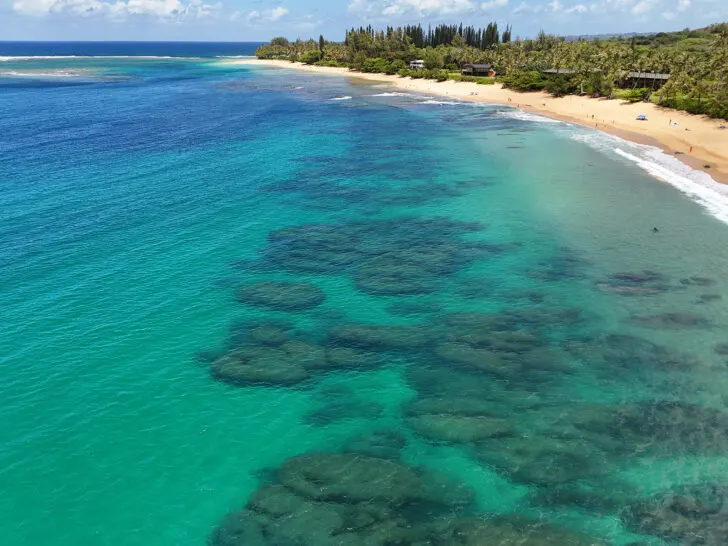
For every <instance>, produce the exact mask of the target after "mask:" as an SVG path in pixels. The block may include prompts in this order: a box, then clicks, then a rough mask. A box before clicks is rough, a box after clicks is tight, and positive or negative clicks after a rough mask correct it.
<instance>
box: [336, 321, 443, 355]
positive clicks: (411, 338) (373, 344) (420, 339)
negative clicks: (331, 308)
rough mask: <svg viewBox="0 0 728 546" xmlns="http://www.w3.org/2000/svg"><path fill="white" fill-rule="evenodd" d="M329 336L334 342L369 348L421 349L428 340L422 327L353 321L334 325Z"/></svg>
mask: <svg viewBox="0 0 728 546" xmlns="http://www.w3.org/2000/svg"><path fill="white" fill-rule="evenodd" d="M329 338H330V339H331V341H332V342H333V343H335V344H341V345H344V346H351V347H362V348H371V349H421V348H423V347H425V346H426V345H428V344H429V342H430V338H429V336H428V333H427V331H426V330H425V329H424V328H422V327H418V326H394V325H390V326H384V325H373V324H354V323H352V324H340V325H338V326H335V327H334V328H332V329H331V331H330V332H329Z"/></svg>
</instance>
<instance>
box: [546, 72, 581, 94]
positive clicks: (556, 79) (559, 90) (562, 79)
mask: <svg viewBox="0 0 728 546" xmlns="http://www.w3.org/2000/svg"><path fill="white" fill-rule="evenodd" d="M544 89H545V90H546V91H548V92H549V93H551V94H552V95H553V96H554V97H563V96H564V95H568V94H569V93H574V92H575V91H576V90H577V85H576V83H575V81H574V78H573V77H571V76H569V75H566V74H555V75H553V76H548V77H547V78H546V85H544Z"/></svg>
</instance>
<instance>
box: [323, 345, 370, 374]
mask: <svg viewBox="0 0 728 546" xmlns="http://www.w3.org/2000/svg"><path fill="white" fill-rule="evenodd" d="M326 362H327V367H329V368H337V369H349V370H366V369H371V368H375V367H376V366H378V365H380V364H381V362H382V361H381V359H380V358H379V356H378V355H377V354H375V353H371V352H368V351H362V350H360V349H353V348H351V347H329V348H327V349H326Z"/></svg>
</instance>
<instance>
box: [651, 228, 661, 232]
mask: <svg viewBox="0 0 728 546" xmlns="http://www.w3.org/2000/svg"><path fill="white" fill-rule="evenodd" d="M659 231H660V230H659V229H657V228H656V227H653V228H652V233H658V232H659Z"/></svg>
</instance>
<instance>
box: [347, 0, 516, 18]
mask: <svg viewBox="0 0 728 546" xmlns="http://www.w3.org/2000/svg"><path fill="white" fill-rule="evenodd" d="M496 1H498V2H501V1H502V0H496ZM474 9H475V4H474V3H473V2H472V1H471V0H386V1H374V2H370V1H367V0H352V2H351V3H349V11H351V12H354V13H357V14H372V13H376V14H382V15H385V16H397V15H404V14H405V13H409V14H413V15H419V16H428V15H448V14H453V13H465V12H468V11H473V10H474Z"/></svg>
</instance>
